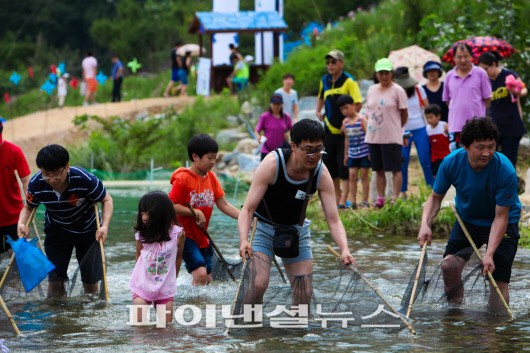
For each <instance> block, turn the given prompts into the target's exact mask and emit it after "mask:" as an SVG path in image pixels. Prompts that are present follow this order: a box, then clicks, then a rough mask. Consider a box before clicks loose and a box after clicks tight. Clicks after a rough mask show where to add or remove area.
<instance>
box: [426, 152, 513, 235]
mask: <svg viewBox="0 0 530 353" xmlns="http://www.w3.org/2000/svg"><path fill="white" fill-rule="evenodd" d="M451 185H453V186H454V187H455V189H456V198H455V204H456V208H457V209H458V212H459V213H460V216H461V217H462V219H463V220H464V221H465V222H469V223H471V224H473V225H477V226H484V227H490V226H491V224H492V223H493V219H494V218H495V206H496V205H498V206H503V207H509V208H510V211H509V220H508V223H518V222H519V218H520V215H521V203H520V202H519V196H518V195H517V175H516V173H515V169H514V168H513V166H512V163H511V162H510V160H509V159H508V158H506V157H505V156H504V155H503V154H501V153H498V152H495V155H494V156H493V158H492V159H491V160H490V161H489V163H488V165H487V166H486V168H484V169H483V170H481V171H480V172H477V171H475V170H473V169H472V168H471V166H470V165H469V161H468V155H467V151H466V150H465V149H464V148H459V149H457V150H456V151H454V152H453V153H451V154H450V155H448V156H447V157H445V159H444V160H443V162H442V164H441V165H440V169H439V170H438V174H436V180H435V181H434V186H433V191H434V192H435V193H437V194H439V195H444V194H445V193H446V192H447V190H448V189H449V187H450V186H451Z"/></svg>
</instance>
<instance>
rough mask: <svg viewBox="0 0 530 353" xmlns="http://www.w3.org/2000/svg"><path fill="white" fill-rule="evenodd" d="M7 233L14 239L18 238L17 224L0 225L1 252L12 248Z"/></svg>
mask: <svg viewBox="0 0 530 353" xmlns="http://www.w3.org/2000/svg"><path fill="white" fill-rule="evenodd" d="M6 235H9V236H10V237H11V238H12V239H13V240H17V239H18V235H17V224H12V225H10V226H5V227H0V254H1V253H3V252H6V251H7V250H9V249H11V245H9V243H8V242H7V238H6Z"/></svg>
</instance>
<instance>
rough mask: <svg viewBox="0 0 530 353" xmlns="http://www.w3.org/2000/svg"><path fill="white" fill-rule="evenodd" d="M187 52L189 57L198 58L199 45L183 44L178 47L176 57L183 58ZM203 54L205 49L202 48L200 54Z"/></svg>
mask: <svg viewBox="0 0 530 353" xmlns="http://www.w3.org/2000/svg"><path fill="white" fill-rule="evenodd" d="M187 51H190V52H191V55H194V56H200V55H199V51H200V48H199V45H198V44H192V43H190V44H184V45H182V46H181V47H179V48H178V49H177V55H182V56H184V55H185V54H186V52H187ZM205 52H206V49H205V48H202V53H203V54H204V53H205Z"/></svg>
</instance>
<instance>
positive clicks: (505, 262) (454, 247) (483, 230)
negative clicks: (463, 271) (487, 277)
mask: <svg viewBox="0 0 530 353" xmlns="http://www.w3.org/2000/svg"><path fill="white" fill-rule="evenodd" d="M464 224H465V226H466V227H467V229H468V231H469V234H471V238H472V239H473V241H474V242H475V245H476V246H477V248H480V247H481V246H482V245H484V244H487V243H488V239H489V234H490V230H491V227H480V226H475V225H473V224H469V223H464ZM518 242H519V224H518V223H509V224H508V226H507V227H506V234H505V235H504V238H503V239H502V240H501V242H500V244H499V246H498V247H497V250H496V251H495V254H493V262H494V264H495V271H493V273H492V275H493V278H494V279H495V280H496V281H500V282H505V283H510V277H511V275H512V264H513V259H514V258H515V254H516V253H517V244H518ZM469 246H471V244H469V241H468V240H467V238H466V235H465V234H464V232H463V231H462V228H461V227H460V224H458V222H455V224H454V226H453V229H451V234H450V236H449V241H448V242H447V246H446V247H445V253H444V257H445V256H447V255H450V254H456V253H457V252H459V251H460V250H462V249H464V248H467V247H469ZM470 256H471V253H468V255H466V256H461V257H462V258H463V259H464V260H465V261H466V262H467V261H468V260H469V258H470Z"/></svg>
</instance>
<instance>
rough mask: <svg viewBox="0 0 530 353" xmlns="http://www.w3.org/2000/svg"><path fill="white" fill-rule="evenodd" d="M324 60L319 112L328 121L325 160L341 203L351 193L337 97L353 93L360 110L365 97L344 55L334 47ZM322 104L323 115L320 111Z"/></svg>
mask: <svg viewBox="0 0 530 353" xmlns="http://www.w3.org/2000/svg"><path fill="white" fill-rule="evenodd" d="M325 60H326V68H327V70H328V73H327V74H326V75H324V76H323V77H322V79H321V80H320V87H319V90H318V99H317V106H316V115H317V117H318V119H319V120H320V121H324V122H325V127H324V129H325V132H326V139H325V142H324V147H325V148H326V152H327V154H326V155H324V156H323V161H324V164H326V167H327V168H328V169H329V173H330V174H331V178H332V179H333V185H334V186H335V196H336V198H337V205H338V204H339V200H341V199H343V201H344V202H345V201H346V200H345V199H346V197H347V195H348V168H347V167H346V166H345V165H344V136H343V135H342V134H341V132H340V128H341V126H342V121H343V120H344V115H342V113H341V112H340V109H339V107H338V105H337V99H338V98H339V97H340V96H341V95H343V94H348V95H350V96H352V98H353V101H354V102H355V108H356V110H357V112H359V111H360V110H361V107H362V103H363V99H362V96H361V90H360V89H359V85H358V84H357V81H355V80H354V78H353V77H352V76H351V75H350V74H348V73H346V72H344V71H343V68H344V54H343V53H342V52H341V51H340V50H336V49H334V50H332V51H330V52H329V53H328V54H327V55H326V56H325ZM323 107H325V113H324V114H322V113H321V110H322V108H323ZM341 194H342V197H341ZM345 206H348V205H345Z"/></svg>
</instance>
